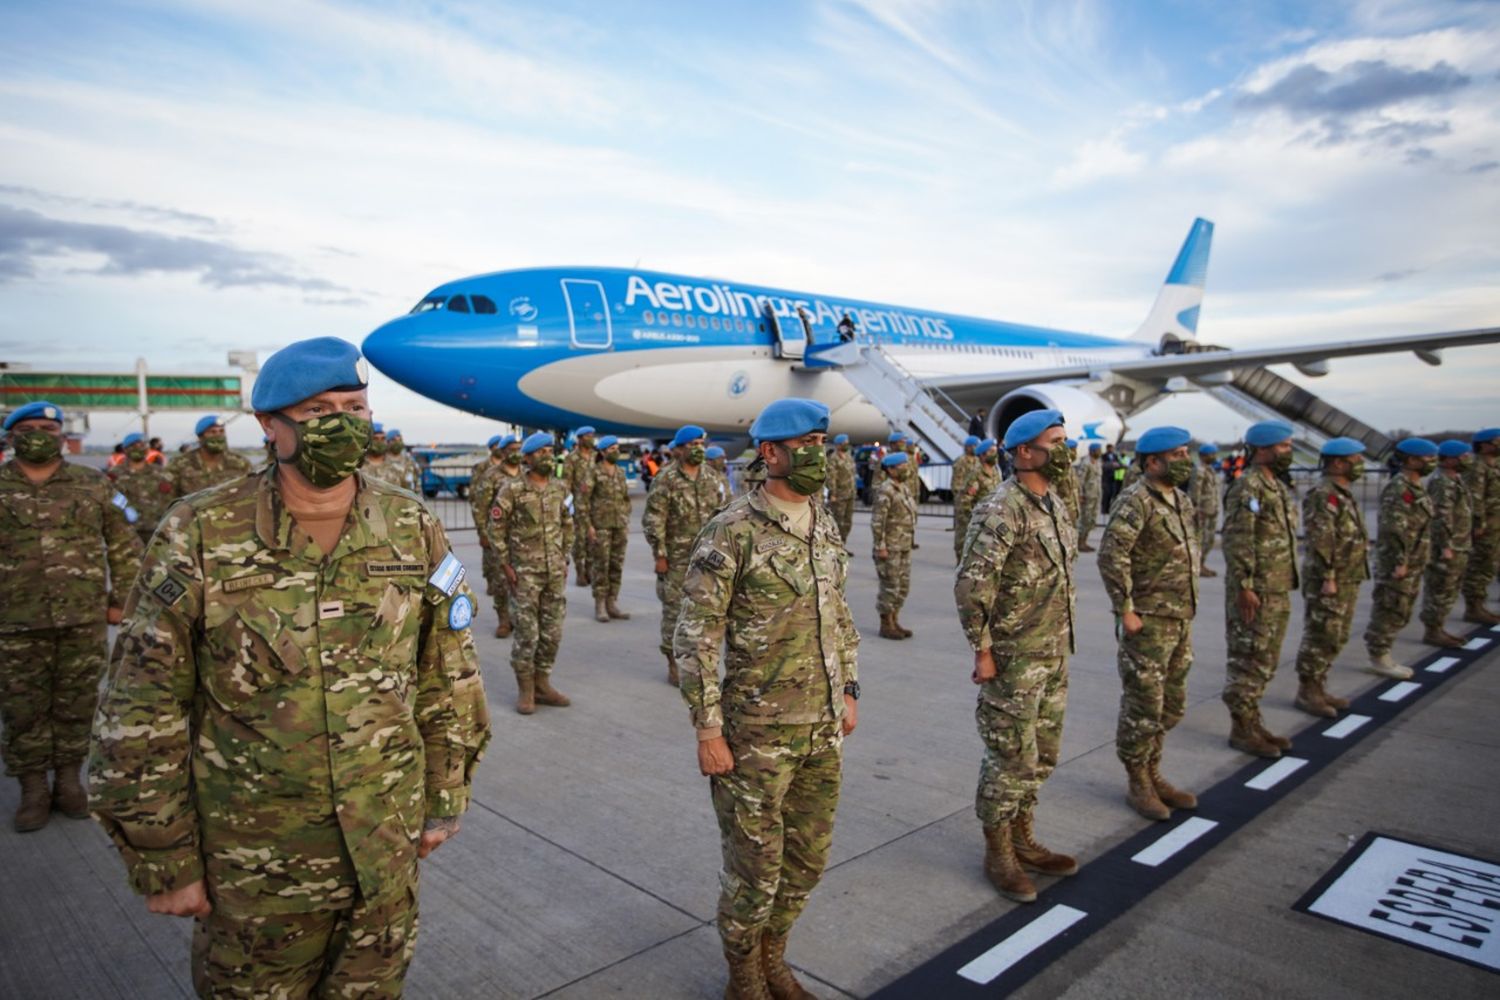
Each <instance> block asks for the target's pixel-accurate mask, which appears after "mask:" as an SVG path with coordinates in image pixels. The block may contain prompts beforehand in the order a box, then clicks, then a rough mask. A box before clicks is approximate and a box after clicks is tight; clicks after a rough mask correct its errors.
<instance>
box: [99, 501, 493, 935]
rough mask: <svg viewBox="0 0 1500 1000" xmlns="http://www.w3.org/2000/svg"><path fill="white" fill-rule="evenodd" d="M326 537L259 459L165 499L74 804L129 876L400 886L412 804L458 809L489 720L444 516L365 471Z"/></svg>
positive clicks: (409, 874) (253, 893)
mask: <svg viewBox="0 0 1500 1000" xmlns="http://www.w3.org/2000/svg"><path fill="white" fill-rule="evenodd" d="M358 487H359V492H358V494H357V495H356V497H355V500H354V504H353V507H352V508H351V509H350V512H349V519H348V521H347V522H346V524H345V526H344V532H343V535H342V536H341V537H340V538H339V541H338V543H337V545H336V546H335V547H334V549H333V551H332V552H330V553H328V554H326V556H325V554H324V553H323V551H322V550H321V549H319V548H318V547H317V546H316V545H315V544H313V543H312V541H311V540H310V539H309V538H308V536H307V535H306V534H305V533H303V532H302V531H301V529H299V528H298V527H297V526H296V523H295V522H294V521H293V519H292V516H291V514H290V513H289V512H288V511H287V510H286V507H285V505H284V504H283V502H282V499H281V493H280V491H279V489H278V488H277V485H276V477H275V474H274V473H256V474H255V475H253V476H249V477H247V478H245V479H241V480H239V481H237V482H233V483H226V484H224V485H222V486H219V487H217V488H215V489H212V490H208V491H205V492H202V493H198V494H196V495H194V496H192V497H189V498H187V499H186V500H183V501H182V502H181V503H178V504H176V505H175V506H174V507H173V508H172V509H171V510H170V511H169V512H168V513H167V517H166V520H164V521H163V522H162V524H161V527H160V528H159V529H158V530H157V532H156V535H155V537H154V538H153V539H152V540H151V547H150V549H149V550H148V551H147V553H146V560H145V564H144V566H143V567H142V570H141V575H140V577H139V579H138V580H137V582H136V585H135V587H134V589H133V590H132V591H131V594H130V600H129V603H128V604H127V605H126V607H125V624H124V627H123V628H122V630H121V633H120V637H119V641H118V642H117V643H116V644H115V649H114V655H113V657H112V659H111V663H110V667H109V673H108V675H107V677H106V679H105V685H104V688H103V691H102V692H101V694H100V700H99V709H98V712H97V714H96V715H95V718H94V742H93V750H92V754H91V756H90V762H89V784H90V786H91V797H90V806H91V808H92V809H93V811H94V815H95V816H96V817H97V818H98V820H99V822H100V823H101V824H102V825H103V826H104V828H105V830H106V831H107V832H108V833H109V835H110V837H111V838H112V839H113V840H114V842H115V844H116V845H117V846H118V847H119V848H120V853H121V854H122V855H123V857H124V859H125V865H126V868H127V870H128V874H129V880H130V883H131V885H132V886H134V887H135V889H136V891H137V892H141V893H157V892H164V891H168V890H172V889H180V888H182V887H183V886H186V885H188V884H189V883H191V882H193V881H196V880H197V879H199V878H203V877H204V876H205V875H206V876H207V878H208V881H209V886H210V892H211V894H212V898H213V902H214V905H215V906H216V907H227V908H229V909H230V911H231V912H239V913H245V912H248V911H252V910H253V911H254V912H261V913H265V912H273V913H275V912H281V913H285V912H300V911H311V910H323V909H332V908H337V907H345V906H348V905H349V904H350V903H352V902H353V901H354V900H355V899H360V900H363V901H364V902H367V903H370V904H371V905H377V904H379V903H382V902H384V901H388V900H391V899H394V898H396V894H399V893H404V892H406V891H407V890H408V887H409V886H411V885H413V884H415V879H416V866H417V840H418V837H419V835H420V834H421V831H422V825H423V823H424V821H425V820H427V819H428V818H432V817H442V816H457V815H459V814H461V813H463V811H464V810H465V809H466V808H467V806H468V802H469V786H470V781H471V779H472V776H473V771H474V767H475V765H476V764H477V763H478V761H479V759H480V756H481V755H482V754H483V752H484V748H485V745H486V743H487V742H488V740H489V715H488V709H487V708H486V703H485V697H484V686H483V683H482V682H481V680H480V674H479V659H478V657H477V656H476V654H475V652H474V642H473V639H472V638H471V636H470V633H469V630H468V624H469V621H470V619H471V618H472V616H473V610H474V597H473V594H472V593H471V592H470V591H469V588H468V586H467V585H466V584H465V582H464V569H463V565H462V564H461V563H459V561H458V560H457V559H456V558H454V557H453V556H452V554H451V553H450V552H449V548H448V539H447V537H446V536H445V535H444V533H443V528H442V526H441V525H440V524H438V522H437V521H436V520H435V519H434V518H433V517H432V515H431V514H429V513H428V512H427V510H426V509H425V508H424V507H423V506H422V505H421V504H420V503H419V502H417V501H416V500H415V499H414V498H412V497H411V496H410V495H409V494H406V493H402V492H397V491H395V490H392V489H391V488H390V487H388V486H386V485H385V484H384V483H380V482H377V481H375V480H372V479H369V478H367V477H365V476H363V475H361V476H360V477H359V480H358Z"/></svg>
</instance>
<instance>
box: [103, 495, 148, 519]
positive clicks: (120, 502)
mask: <svg viewBox="0 0 1500 1000" xmlns="http://www.w3.org/2000/svg"><path fill="white" fill-rule="evenodd" d="M109 502H110V503H112V504H114V505H115V506H116V507H118V508H120V511H121V512H122V513H124V515H125V521H126V523H127V524H134V523H135V522H137V521H139V520H140V519H141V514H140V511H138V510H136V509H135V508H134V507H132V506H130V501H129V500H127V499H126V498H125V494H123V493H116V494H115V495H114V497H113V498H112V499H111V500H110V501H109Z"/></svg>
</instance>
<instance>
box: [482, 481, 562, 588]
mask: <svg viewBox="0 0 1500 1000" xmlns="http://www.w3.org/2000/svg"><path fill="white" fill-rule="evenodd" d="M485 532H486V534H487V535H488V537H489V540H490V548H492V549H494V550H495V555H496V556H497V557H498V558H499V560H500V563H501V565H506V564H509V565H510V566H511V567H512V568H513V569H515V571H516V573H518V574H519V575H521V576H528V575H540V574H552V573H561V574H563V575H567V572H568V556H569V554H570V553H571V552H572V551H573V515H572V513H571V512H570V511H569V510H568V487H567V485H566V484H565V483H564V482H563V481H562V480H561V479H549V480H547V481H546V482H545V483H543V484H542V485H541V486H538V485H536V484H535V483H533V482H532V481H531V478H530V477H529V476H520V477H518V478H516V479H512V480H509V481H508V482H506V483H505V484H504V485H503V486H501V487H500V489H499V491H498V492H497V493H496V494H495V499H494V502H493V503H491V505H490V520H489V524H488V525H487V526H486V528H485Z"/></svg>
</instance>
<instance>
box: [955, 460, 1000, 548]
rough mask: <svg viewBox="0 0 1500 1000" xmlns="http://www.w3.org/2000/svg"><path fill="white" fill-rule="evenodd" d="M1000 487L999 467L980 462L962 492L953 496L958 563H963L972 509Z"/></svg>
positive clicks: (956, 492)
mask: <svg viewBox="0 0 1500 1000" xmlns="http://www.w3.org/2000/svg"><path fill="white" fill-rule="evenodd" d="M999 485H1000V466H999V465H998V464H996V465H991V464H990V463H988V462H986V461H983V460H980V462H979V464H978V465H976V466H975V467H974V471H973V473H972V474H970V475H969V476H968V477H967V479H966V481H965V482H964V488H963V491H962V492H958V491H955V492H954V494H953V544H954V548H955V549H956V550H957V554H958V558H959V561H960V562H962V561H963V557H964V544H965V542H966V541H967V539H968V537H969V521H970V519H972V518H973V516H974V508H975V506H977V505H978V504H979V503H980V502H981V501H983V500H984V498H985V497H987V496H989V495H990V493H992V492H993V491H994V489H995V487H997V486H999Z"/></svg>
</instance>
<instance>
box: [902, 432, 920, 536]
mask: <svg viewBox="0 0 1500 1000" xmlns="http://www.w3.org/2000/svg"><path fill="white" fill-rule="evenodd" d="M901 450H902V451H903V452H905V453H906V457H907V458H909V459H910V460H911V468H910V469H909V470H908V471H907V473H906V491H907V492H908V493H910V494H911V502H912V503H914V504H918V505H920V504H921V503H922V477H921V476H919V475H917V470H918V469H919V468H920V467H921V465H922V449H921V448H918V447H917V442H916V441H915V440H913V439H912V438H907V439H906V440H905V441H903V442H901ZM912 548H914V549H919V548H921V546H920V545H918V544H917V543H916V542H913V543H912Z"/></svg>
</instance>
